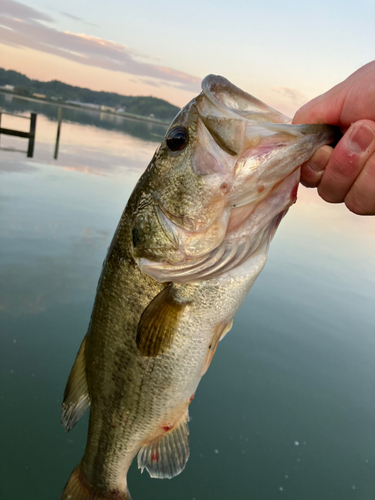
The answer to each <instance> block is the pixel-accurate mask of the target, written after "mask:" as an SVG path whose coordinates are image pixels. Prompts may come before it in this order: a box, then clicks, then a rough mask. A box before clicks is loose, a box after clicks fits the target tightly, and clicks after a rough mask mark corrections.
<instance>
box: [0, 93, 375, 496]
mask: <svg viewBox="0 0 375 500" xmlns="http://www.w3.org/2000/svg"><path fill="white" fill-rule="evenodd" d="M0 108H3V110H5V111H8V112H15V113H19V114H23V115H28V114H29V112H30V111H36V112H37V113H38V118H37V127H36V144H35V155H34V158H33V159H27V158H26V155H24V154H21V153H10V152H5V151H0V259H1V260H0V321H1V336H0V360H1V361H0V370H1V372H0V373H1V379H0V404H1V411H0V435H1V439H0V442H1V454H0V461H1V463H0V498H1V499H4V500H5V499H6V500H23V499H27V500H44V499H45V500H52V499H58V498H59V496H60V494H61V491H62V489H63V487H64V484H65V482H66V480H67V478H68V476H69V474H70V472H71V471H72V469H73V468H74V466H75V465H76V464H77V463H78V462H79V460H80V458H81V456H82V454H83V451H84V446H85V442H86V433H87V415H86V416H85V417H84V418H83V419H82V421H81V422H80V423H79V424H78V425H77V426H76V427H75V428H74V429H73V430H72V431H71V432H70V433H69V434H66V433H65V432H64V430H63V429H62V427H61V426H60V408H61V402H62V395H63V392H64V387H65V383H66V380H67V377H68V374H69V371H70V368H71V366H72V363H73V361H74V359H75V355H76V352H77V350H78V347H79V345H80V343H81V340H82V338H83V336H84V334H85V332H86V328H87V324H88V321H89V317H90V313H91V308H92V303H93V299H94V295H95V289H96V284H97V280H98V277H99V273H100V271H101V265H102V261H103V259H104V257H105V254H106V250H107V247H108V245H109V243H110V240H111V238H112V235H113V232H114V229H115V227H116V225H117V222H118V220H119V218H120V215H121V212H122V210H123V208H124V206H125V204H126V201H127V199H128V197H129V195H130V193H131V191H132V188H133V187H134V185H135V183H136V181H137V179H138V178H139V176H140V175H141V173H142V172H143V170H144V169H145V168H146V166H147V164H148V162H149V160H150V159H151V157H152V154H153V152H154V150H155V149H156V147H157V144H158V142H159V141H160V139H161V137H162V135H163V134H164V132H165V130H164V129H163V128H162V127H160V126H155V125H149V124H145V123H141V122H135V121H126V120H124V119H122V118H117V117H112V116H108V115H100V114H95V113H91V112H86V111H85V112H84V111H76V110H68V109H63V119H64V122H63V125H62V133H61V140H60V152H59V157H58V160H57V161H55V160H53V151H54V141H55V137H56V129H57V107H55V106H50V105H46V104H39V103H35V102H29V101H26V100H21V99H15V98H14V99H11V98H10V97H9V96H7V97H5V96H4V95H0ZM2 126H3V127H7V128H18V129H24V130H26V129H27V127H28V122H27V121H26V120H21V119H19V118H14V117H9V116H3V118H2ZM26 142H27V141H26V140H22V139H17V138H13V137H9V136H1V146H2V147H18V148H22V149H26ZM374 325H375V218H374V217H369V218H366V217H358V216H355V215H353V214H351V213H349V212H348V211H347V210H346V209H345V207H343V206H336V205H328V204H325V203H324V202H322V201H321V200H320V199H319V198H318V197H317V195H316V194H315V192H313V191H308V190H306V189H304V188H302V189H301V190H300V192H299V199H298V202H297V204H296V205H295V206H293V207H292V209H291V210H290V212H289V214H288V215H287V217H286V218H285V219H284V220H283V222H282V224H281V226H280V228H279V229H278V232H277V234H276V236H275V239H274V241H273V243H272V245H271V250H270V256H269V260H268V263H267V265H266V268H265V269H264V271H263V272H262V274H261V275H260V277H259V278H258V280H257V282H256V284H255V285H254V287H253V288H252V290H251V292H250V294H249V296H248V297H247V299H246V301H245V303H244V305H243V306H242V308H241V310H240V311H239V313H238V315H237V316H236V318H235V321H234V326H233V329H232V331H231V332H230V334H229V335H227V336H226V338H225V339H224V341H223V342H221V343H220V345H219V347H218V349H217V352H216V354H215V357H214V359H213V362H212V364H211V367H210V369H209V370H208V372H207V374H206V375H205V376H204V378H203V380H202V382H201V385H200V387H199V389H198V392H197V395H196V398H195V400H194V402H193V403H192V405H191V407H190V412H191V422H190V448H191V455H190V459H189V461H188V464H187V467H186V469H185V470H184V472H183V473H182V474H181V475H180V476H178V477H176V478H174V479H173V480H170V481H168V480H157V479H150V478H149V477H148V474H147V473H146V472H145V473H144V474H142V475H141V474H140V472H139V471H138V470H137V467H136V463H133V465H132V467H131V469H130V472H129V476H128V481H129V489H130V492H131V494H132V497H133V500H153V499H155V500H156V499H157V500H160V499H163V500H172V499H173V500H176V499H179V500H194V499H195V500H211V499H212V500H214V499H215V500H228V499H231V500H232V499H233V500H279V499H280V500H374V498H375V328H374Z"/></svg>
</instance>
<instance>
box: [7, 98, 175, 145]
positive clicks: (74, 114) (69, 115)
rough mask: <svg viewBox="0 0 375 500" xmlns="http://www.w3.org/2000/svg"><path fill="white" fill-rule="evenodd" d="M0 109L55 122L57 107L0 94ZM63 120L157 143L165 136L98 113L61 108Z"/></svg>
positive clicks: (157, 128) (160, 128) (162, 129)
mask: <svg viewBox="0 0 375 500" xmlns="http://www.w3.org/2000/svg"><path fill="white" fill-rule="evenodd" d="M0 108H3V110H4V111H7V112H11V113H20V114H24V113H30V112H31V111H33V112H35V113H38V114H42V115H44V116H46V117H47V118H48V119H49V120H50V121H52V122H57V110H58V106H56V105H54V104H46V103H42V102H36V101H29V100H26V99H21V98H19V97H17V96H10V95H6V94H0ZM63 120H64V121H69V122H73V123H79V124H81V125H91V126H92V127H98V128H100V129H104V130H114V131H115V130H116V131H119V132H124V133H126V134H129V135H131V136H133V137H139V138H140V139H145V140H150V141H155V140H156V141H159V140H160V139H161V137H163V136H164V134H165V129H166V127H163V126H161V125H155V124H153V123H145V122H140V121H137V120H129V119H125V118H122V117H121V116H117V115H111V114H107V113H98V112H93V111H89V110H84V109H82V110H81V109H77V110H76V109H70V108H63Z"/></svg>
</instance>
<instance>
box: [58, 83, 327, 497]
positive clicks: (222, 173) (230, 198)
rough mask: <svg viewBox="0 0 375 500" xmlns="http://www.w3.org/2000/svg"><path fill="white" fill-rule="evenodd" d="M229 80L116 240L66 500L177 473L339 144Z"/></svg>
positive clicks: (214, 92) (197, 104) (202, 97)
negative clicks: (230, 350) (243, 318)
mask: <svg viewBox="0 0 375 500" xmlns="http://www.w3.org/2000/svg"><path fill="white" fill-rule="evenodd" d="M336 134H337V130H336V129H335V127H332V126H328V125H291V124H290V119H289V118H288V117H286V116H284V115H283V114H282V113H279V112H278V111H276V110H274V109H272V108H271V107H269V106H267V105H266V104H264V103H263V102H261V101H260V100H258V99H256V98H255V97H253V96H251V95H250V94H248V93H246V92H244V91H243V90H241V89H239V88H238V87H236V86H235V85H234V84H232V83H230V82H229V81H228V80H227V79H225V78H224V77H222V76H215V75H209V76H207V77H206V78H205V79H204V80H203V82H202V92H201V93H200V94H199V95H198V96H197V97H195V98H194V99H193V100H191V101H190V102H189V103H188V104H187V105H186V106H185V107H184V108H183V109H182V110H181V111H180V112H179V113H178V114H177V116H176V118H175V119H174V120H173V122H172V123H171V125H170V126H169V128H168V130H167V132H166V134H165V137H164V138H163V140H162V142H161V144H160V146H159V147H158V149H157V150H156V152H155V154H154V157H153V158H152V160H151V162H150V164H149V166H148V167H147V169H146V170H145V172H144V173H143V175H142V176H141V177H140V179H139V181H138V183H137V185H136V187H135V188H134V191H133V193H132V194H131V196H130V198H129V201H128V203H127V205H126V208H125V210H124V212H123V214H122V216H121V219H120V221H119V224H118V226H117V229H116V231H115V234H114V237H113V240H112V243H111V244H110V247H109V249H108V254H107V256H106V259H105V261H104V264H103V269H102V273H101V276H100V279H99V283H98V287H97V292H96V297H95V301H94V306H93V311H92V315H91V319H90V323H89V326H88V330H87V333H86V335H85V337H84V339H83V341H82V344H81V347H80V349H79V351H78V354H77V357H76V360H75V362H74V365H73V368H72V370H71V373H70V375H69V378H68V382H67V385H66V389H65V393H64V400H63V404H62V424H63V426H64V428H65V429H66V430H67V431H69V430H70V429H71V428H72V427H73V426H74V425H75V424H76V423H77V422H78V421H79V419H80V418H81V417H82V415H83V414H84V412H85V411H86V410H87V409H88V407H89V406H91V408H90V418H89V430H88V437H87V444H86V449H85V452H84V456H83V458H82V460H81V462H80V463H79V465H78V466H76V468H75V469H74V470H73V472H72V474H71V476H70V478H69V480H68V482H67V484H66V486H65V489H64V491H63V493H62V496H61V500H68V499H70V500H88V499H90V500H104V499H111V500H130V498H131V497H130V493H129V489H128V485H127V471H128V469H129V467H130V465H131V463H132V461H133V459H134V458H135V456H136V455H137V462H138V467H139V468H140V469H141V471H142V472H143V470H144V469H146V470H147V471H148V473H149V475H150V476H151V477H153V478H172V477H174V476H176V475H177V474H180V473H181V472H182V471H183V469H184V467H185V465H186V463H187V460H188V458H189V453H190V451H189V427H188V421H189V405H190V404H191V402H192V400H193V399H194V395H195V393H196V390H197V387H198V385H199V382H200V380H201V378H202V376H203V375H204V374H205V373H206V371H207V369H208V367H209V365H210V363H211V360H212V358H213V356H214V353H215V351H216V348H217V346H218V343H219V341H220V340H222V339H223V338H224V337H225V335H226V334H227V333H228V332H229V331H230V329H231V327H232V324H233V319H234V317H235V315H236V313H237V311H238V309H239V308H240V306H241V304H242V303H243V301H244V299H245V297H246V295H247V294H248V292H249V290H250V288H251V287H252V285H253V284H254V282H255V280H256V278H257V276H258V275H259V273H260V272H261V270H262V269H263V267H264V265H265V263H266V259H267V254H268V249H269V246H270V242H271V240H272V238H273V236H274V234H275V232H276V229H277V228H278V226H279V224H280V222H281V220H282V218H283V217H284V216H285V214H286V213H287V211H288V209H289V208H290V206H291V205H293V204H294V203H295V201H296V197H297V189H298V184H299V175H300V166H301V164H302V163H304V162H305V161H307V160H308V159H309V158H310V157H311V156H312V155H313V154H314V152H315V151H316V150H317V149H318V148H319V147H321V146H323V145H324V144H330V143H332V142H333V141H334V140H335V137H336Z"/></svg>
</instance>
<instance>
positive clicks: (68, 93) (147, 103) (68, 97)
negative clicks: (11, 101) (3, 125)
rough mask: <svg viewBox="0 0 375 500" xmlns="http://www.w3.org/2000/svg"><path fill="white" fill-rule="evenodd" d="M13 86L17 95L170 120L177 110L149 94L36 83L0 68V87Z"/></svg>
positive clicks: (58, 82) (53, 82)
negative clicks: (37, 95) (42, 97)
mask: <svg viewBox="0 0 375 500" xmlns="http://www.w3.org/2000/svg"><path fill="white" fill-rule="evenodd" d="M4 85H14V86H15V87H16V88H17V89H18V90H17V93H19V95H25V96H28V95H32V94H34V93H37V94H44V95H47V96H49V97H56V98H57V99H62V100H64V101H77V102H82V103H91V104H99V105H103V106H109V107H111V108H116V107H119V106H120V107H122V108H123V109H126V112H127V113H132V114H135V115H140V116H150V114H153V115H154V116H155V118H158V119H160V120H166V121H170V120H172V119H173V118H174V117H175V116H176V114H177V113H178V112H179V110H180V108H178V107H177V106H173V104H170V103H169V102H167V101H164V100H163V99H157V98H156V97H151V96H125V95H121V94H116V93H115V92H104V91H101V92H96V91H94V90H90V89H85V88H82V87H75V86H73V85H68V84H66V83H63V82H60V81H58V80H52V81H50V82H40V81H39V80H31V79H30V78H28V77H27V76H25V75H23V74H22V73H18V72H17V71H13V70H5V69H3V68H0V86H4Z"/></svg>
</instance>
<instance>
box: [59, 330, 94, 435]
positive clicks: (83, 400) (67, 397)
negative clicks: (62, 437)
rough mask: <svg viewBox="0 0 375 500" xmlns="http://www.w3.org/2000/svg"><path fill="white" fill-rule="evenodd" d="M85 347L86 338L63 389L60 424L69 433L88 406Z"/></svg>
mask: <svg viewBox="0 0 375 500" xmlns="http://www.w3.org/2000/svg"><path fill="white" fill-rule="evenodd" d="M85 346H86V336H85V337H84V339H83V341H82V344H81V347H80V348H79V351H78V354H77V357H76V360H75V362H74V365H73V367H72V370H71V372H70V375H69V378H68V382H67V384H66V387H65V392H64V401H63V404H62V416H61V423H62V425H63V427H64V429H65V430H66V431H70V429H72V428H73V427H74V426H75V424H76V423H77V422H78V420H79V419H80V418H81V417H82V415H83V414H84V413H85V411H86V410H87V408H88V407H89V405H90V396H89V390H88V386H87V378H86V356H85Z"/></svg>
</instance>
